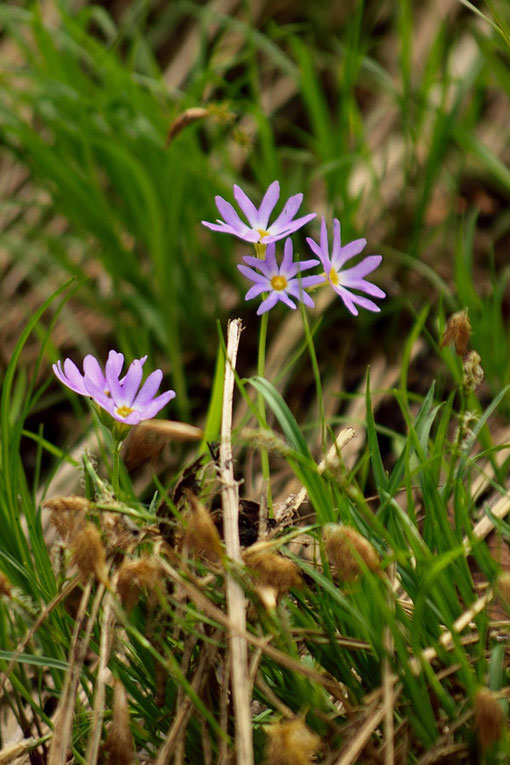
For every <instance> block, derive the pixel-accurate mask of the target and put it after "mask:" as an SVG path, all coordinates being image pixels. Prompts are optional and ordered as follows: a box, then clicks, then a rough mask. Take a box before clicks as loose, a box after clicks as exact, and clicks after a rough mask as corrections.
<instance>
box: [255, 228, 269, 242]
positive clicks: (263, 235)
mask: <svg viewBox="0 0 510 765" xmlns="http://www.w3.org/2000/svg"><path fill="white" fill-rule="evenodd" d="M257 231H258V232H259V234H260V238H261V239H263V238H264V237H265V236H269V231H266V230H265V229H263V228H258V229H257Z"/></svg>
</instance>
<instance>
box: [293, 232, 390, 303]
mask: <svg viewBox="0 0 510 765" xmlns="http://www.w3.org/2000/svg"><path fill="white" fill-rule="evenodd" d="M306 241H307V242H308V244H309V245H310V248H311V250H312V251H313V252H314V254H315V255H317V256H318V257H319V258H320V260H321V263H322V266H323V268H324V275H325V277H326V279H327V280H328V281H329V283H330V284H331V286H332V287H333V289H334V290H335V292H336V293H338V295H340V297H341V298H342V300H343V301H344V303H345V305H346V307H347V308H348V310H349V311H350V312H351V313H352V314H354V316H357V315H358V309H357V308H356V304H357V305H359V306H361V307H362V308H366V309H367V311H380V310H381V309H380V308H379V306H378V305H376V304H375V303H374V302H373V301H372V300H369V299H368V298H365V297H362V296H361V295H357V294H356V293H355V292H351V291H350V290H353V289H354V290H359V292H366V294H367V295H372V296H373V297H378V298H383V297H386V293H385V292H383V291H382V290H381V289H380V288H379V287H376V285H375V284H372V283H371V282H368V281H367V280H366V279H364V278H363V277H364V276H366V275H367V274H369V273H371V272H372V271H373V270H374V269H375V268H377V266H378V265H379V263H380V262H381V260H382V256H381V255H369V256H368V257H366V258H363V260H361V261H360V262H359V263H358V264H357V265H356V266H354V267H353V268H347V269H344V270H342V267H343V265H344V263H346V262H347V261H348V260H350V259H351V258H353V257H354V256H355V255H359V254H360V252H362V251H363V250H364V248H365V246H366V243H367V240H366V239H356V240H355V241H354V242H349V244H346V245H344V246H343V247H342V244H341V239H340V221H339V220H338V219H337V218H334V220H333V250H332V252H331V257H330V256H329V248H328V231H327V228H326V222H325V220H324V218H323V219H322V224H321V239H320V245H319V244H317V242H315V241H314V240H313V239H311V238H310V237H307V238H306Z"/></svg>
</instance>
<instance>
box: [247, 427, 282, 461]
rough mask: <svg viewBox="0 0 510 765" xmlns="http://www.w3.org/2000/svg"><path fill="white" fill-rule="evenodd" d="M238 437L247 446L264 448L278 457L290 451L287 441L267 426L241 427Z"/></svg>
mask: <svg viewBox="0 0 510 765" xmlns="http://www.w3.org/2000/svg"><path fill="white" fill-rule="evenodd" d="M239 437H240V440H241V441H243V442H244V443H245V444H247V445H248V446H251V447H253V448H256V449H265V450H266V451H267V452H269V453H270V454H276V455H279V456H280V457H288V456H289V454H290V453H291V452H292V449H291V448H290V446H289V445H288V443H287V442H286V441H285V440H284V439H283V438H282V437H281V436H279V435H278V433H274V432H273V431H272V430H267V428H243V429H242V431H241V433H240V436H239Z"/></svg>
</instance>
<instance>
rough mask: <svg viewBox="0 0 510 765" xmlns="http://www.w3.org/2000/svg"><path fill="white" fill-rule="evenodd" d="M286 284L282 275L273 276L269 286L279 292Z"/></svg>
mask: <svg viewBox="0 0 510 765" xmlns="http://www.w3.org/2000/svg"><path fill="white" fill-rule="evenodd" d="M286 286H287V279H286V278H285V277H284V276H273V278H272V279H271V287H272V288H273V289H274V290H276V291H277V292H281V291H282V290H284V289H285V287H286Z"/></svg>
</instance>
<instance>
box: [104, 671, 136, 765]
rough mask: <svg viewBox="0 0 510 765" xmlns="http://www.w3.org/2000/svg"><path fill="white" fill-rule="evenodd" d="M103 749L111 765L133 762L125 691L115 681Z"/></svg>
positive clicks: (131, 737)
mask: <svg viewBox="0 0 510 765" xmlns="http://www.w3.org/2000/svg"><path fill="white" fill-rule="evenodd" d="M104 748H105V751H106V752H108V754H109V762H110V763H111V765H132V764H133V763H134V761H135V760H134V745H133V736H132V735H131V729H130V727H129V707H128V700H127V695H126V689H125V688H124V686H123V685H122V683H121V682H120V680H117V679H116V680H115V683H114V686H113V717H112V722H111V725H110V730H109V732H108V737H107V739H106V741H105V745H104Z"/></svg>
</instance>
